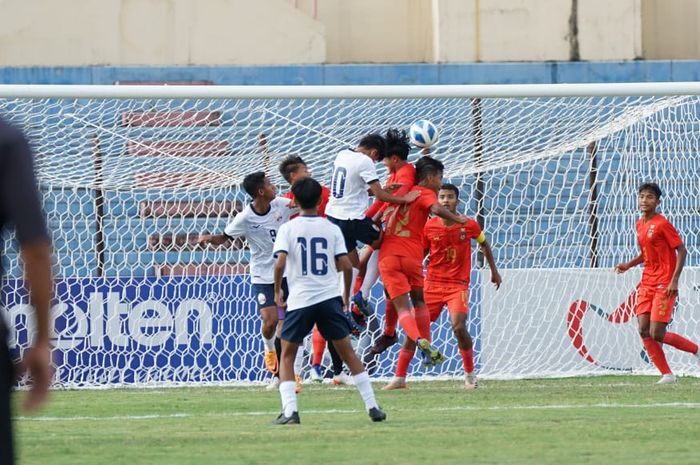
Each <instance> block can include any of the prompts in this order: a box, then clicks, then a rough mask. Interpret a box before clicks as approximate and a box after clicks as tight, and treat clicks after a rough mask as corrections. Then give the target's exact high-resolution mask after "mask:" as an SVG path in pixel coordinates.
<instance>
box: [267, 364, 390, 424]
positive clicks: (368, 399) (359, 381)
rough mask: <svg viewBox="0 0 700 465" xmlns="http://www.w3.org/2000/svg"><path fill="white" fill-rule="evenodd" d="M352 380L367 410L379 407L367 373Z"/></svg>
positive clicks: (364, 372)
mask: <svg viewBox="0 0 700 465" xmlns="http://www.w3.org/2000/svg"><path fill="white" fill-rule="evenodd" d="M352 379H353V380H354V381H355V386H357V390H358V391H360V396H362V400H363V401H364V402H365V409H367V411H369V410H370V409H373V408H375V407H378V405H377V400H376V399H375V398H374V390H373V389H372V384H371V383H370V382H369V375H368V374H367V372H366V371H363V372H362V373H360V374H359V375H353V376H352ZM281 390H282V386H281V385H280V391H281ZM295 405H296V404H295ZM285 415H286V414H285Z"/></svg>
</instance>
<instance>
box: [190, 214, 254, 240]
mask: <svg viewBox="0 0 700 465" xmlns="http://www.w3.org/2000/svg"><path fill="white" fill-rule="evenodd" d="M244 226H245V217H244V215H241V214H238V215H236V216H235V217H234V218H233V221H232V222H231V223H229V224H228V225H226V228H225V229H224V232H223V233H222V234H201V235H200V236H199V237H198V238H197V242H198V243H199V245H201V246H205V245H207V244H213V245H222V244H226V243H227V242H230V241H233V240H234V239H235V238H237V237H240V236H243V235H245V229H244Z"/></svg>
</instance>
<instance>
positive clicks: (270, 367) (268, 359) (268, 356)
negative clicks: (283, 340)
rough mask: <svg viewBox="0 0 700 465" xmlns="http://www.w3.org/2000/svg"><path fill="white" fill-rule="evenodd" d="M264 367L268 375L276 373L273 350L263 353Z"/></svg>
mask: <svg viewBox="0 0 700 465" xmlns="http://www.w3.org/2000/svg"><path fill="white" fill-rule="evenodd" d="M265 367H266V368H267V371H269V372H270V373H272V374H275V373H277V368H278V367H279V365H278V363H277V352H275V351H274V350H272V351H270V352H267V351H266V352H265Z"/></svg>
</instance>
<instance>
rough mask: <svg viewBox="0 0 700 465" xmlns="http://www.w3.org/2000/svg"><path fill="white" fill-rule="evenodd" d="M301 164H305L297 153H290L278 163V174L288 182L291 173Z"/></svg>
mask: <svg viewBox="0 0 700 465" xmlns="http://www.w3.org/2000/svg"><path fill="white" fill-rule="evenodd" d="M301 165H304V166H306V163H304V160H303V159H302V158H301V157H300V156H299V155H290V156H288V157H287V158H285V159H284V160H282V163H280V174H281V175H282V177H283V178H284V180H285V181H287V182H289V178H290V177H291V176H292V173H294V172H296V170H298V169H299V168H300V167H301Z"/></svg>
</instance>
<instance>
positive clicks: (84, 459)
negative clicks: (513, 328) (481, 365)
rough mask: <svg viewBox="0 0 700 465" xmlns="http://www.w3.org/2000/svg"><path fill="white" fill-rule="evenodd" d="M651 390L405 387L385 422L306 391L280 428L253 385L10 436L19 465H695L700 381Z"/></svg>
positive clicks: (325, 390)
mask: <svg viewBox="0 0 700 465" xmlns="http://www.w3.org/2000/svg"><path fill="white" fill-rule="evenodd" d="M655 380H656V378H651V377H631V376H628V377H618V376H615V377H597V378H573V379H558V380H530V381H484V382H482V385H481V386H480V388H479V389H478V390H477V391H471V392H467V391H463V390H461V389H460V387H461V384H460V383H459V382H458V381H454V382H430V383H415V382H414V383H412V384H411V385H410V389H409V390H407V391H391V392H384V391H377V397H378V400H379V402H380V404H381V405H382V406H383V408H384V409H385V410H386V412H387V414H388V420H387V421H386V422H385V423H380V424H373V423H371V422H370V421H369V418H368V417H367V416H366V414H365V413H364V411H363V409H362V402H361V400H360V398H359V395H358V394H357V392H356V391H355V389H354V388H352V387H350V388H347V387H342V388H338V387H332V386H325V385H324V386H309V385H305V386H304V391H303V392H302V393H301V395H300V398H299V407H300V415H301V421H302V424H301V425H299V426H286V427H280V426H272V425H271V424H270V422H271V421H272V420H273V419H274V417H275V416H276V415H277V414H278V412H279V409H280V401H279V395H278V393H277V392H268V391H265V389H264V388H262V387H260V388H258V387H256V388H233V387H230V388H178V389H158V390H155V389H143V390H136V389H119V390H102V391H61V392H54V393H53V395H52V398H51V403H50V404H49V405H48V406H47V407H46V408H45V409H44V410H43V411H42V412H40V413H39V414H37V415H36V416H33V417H20V418H19V419H18V421H17V422H16V426H17V431H18V447H19V449H20V451H19V452H20V464H27V465H29V464H51V465H61V464H71V465H76V464H91V465H97V464H129V465H135V464H168V465H174V464H195V463H197V464H227V463H236V464H239V463H240V464H265V465H270V464H276V463H283V464H311V463H330V464H346V463H347V464H374V463H376V464H394V463H396V464H414V463H415V464H423V465H438V464H448V463H455V464H477V463H489V464H549V463H551V464H574V463H591V464H608V463H612V464H615V465H622V464H635V465H637V464H674V465H676V464H697V463H700V379H694V378H681V379H680V382H679V384H678V385H676V386H655V385H653V383H654V381H655ZM380 386H381V384H375V389H378V388H379V387H380ZM15 397H16V399H15V400H19V399H18V398H19V397H20V396H19V395H18V396H15Z"/></svg>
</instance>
